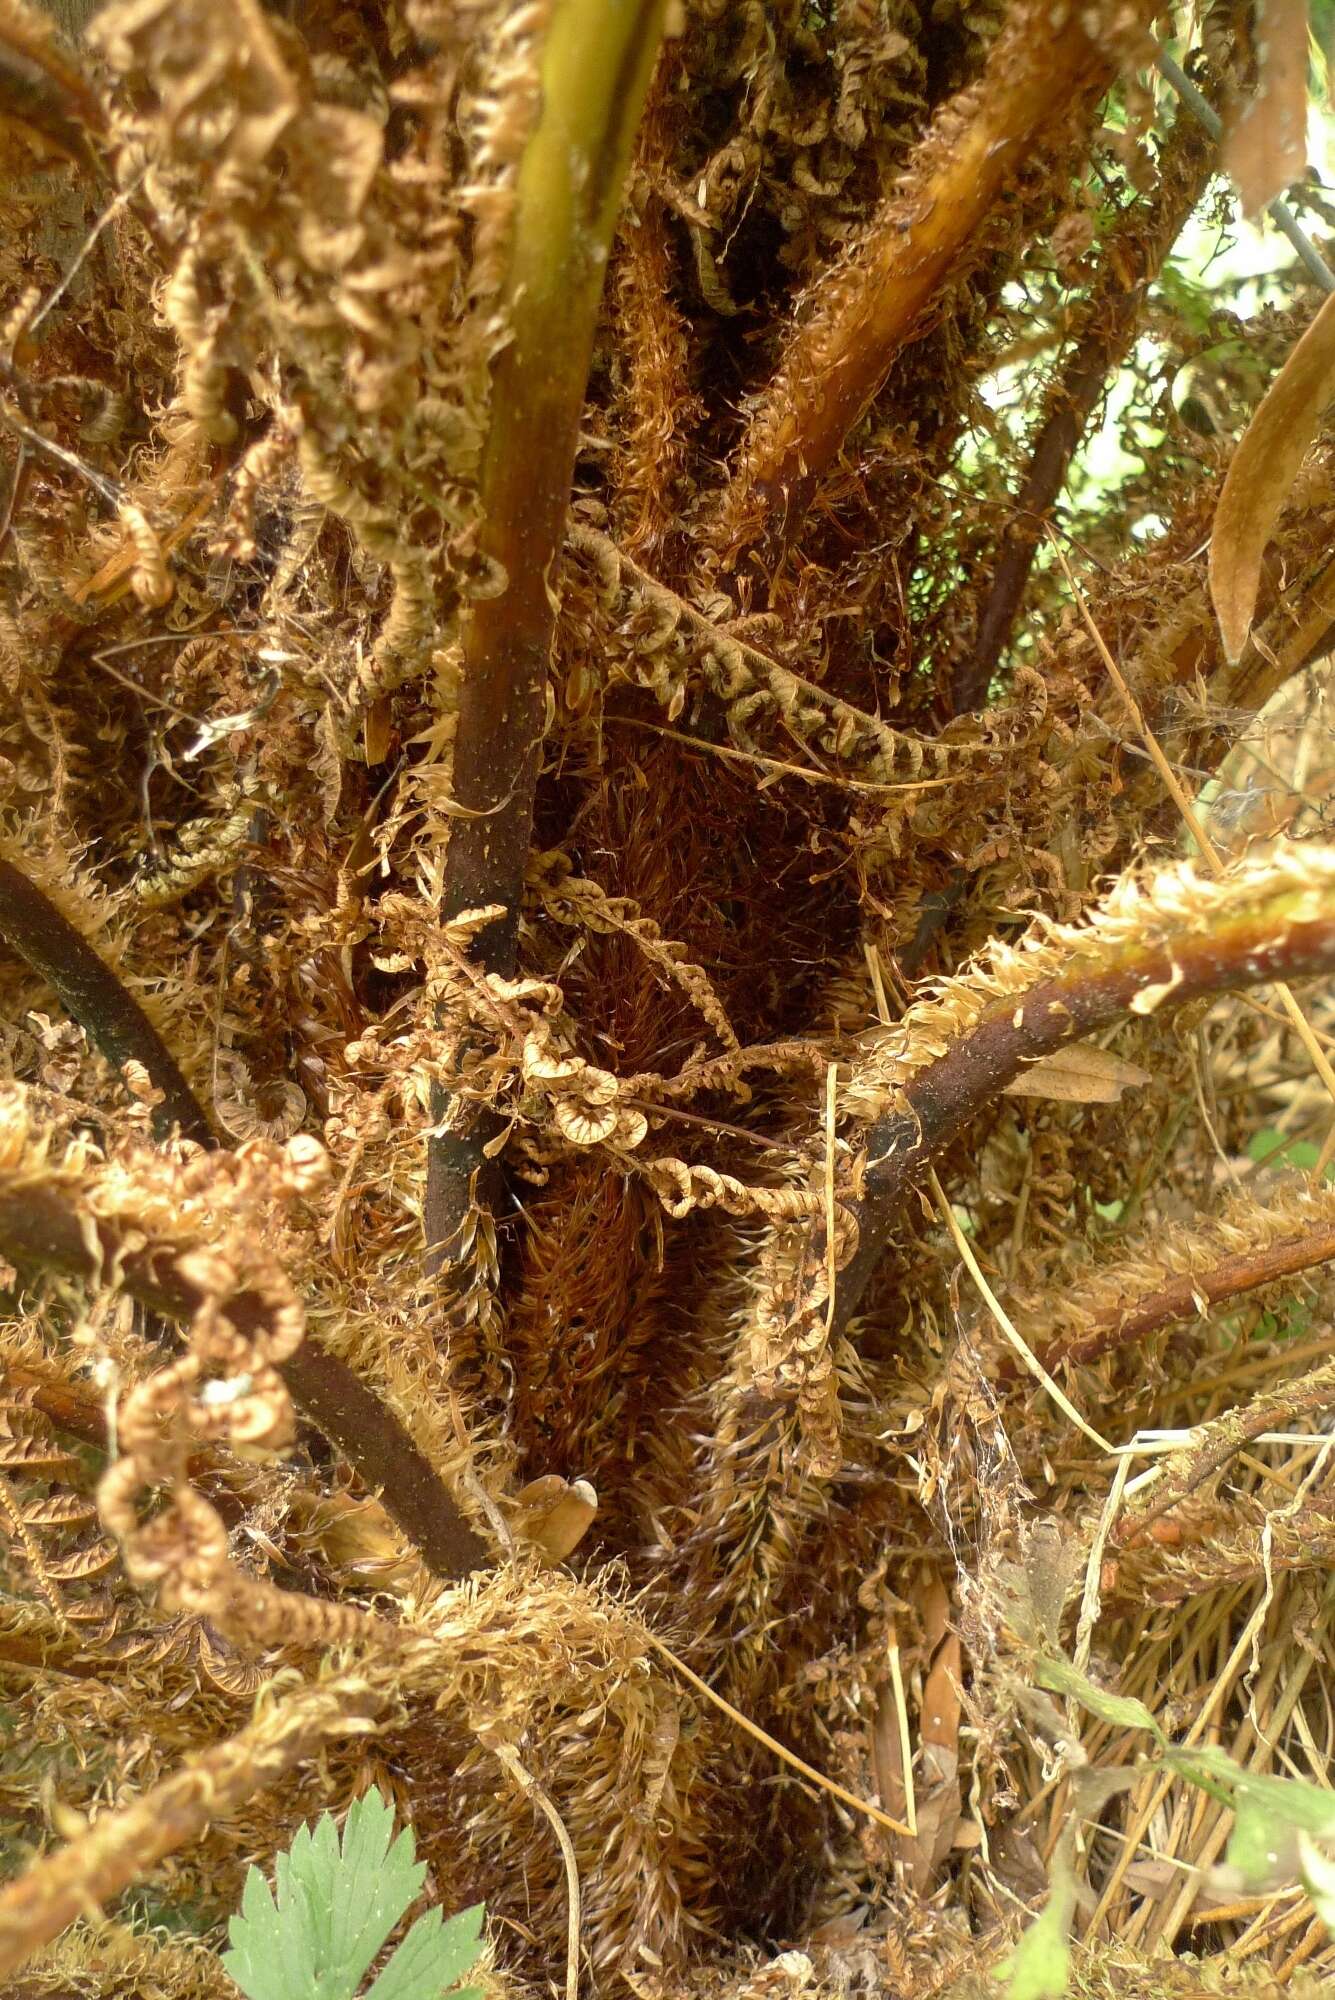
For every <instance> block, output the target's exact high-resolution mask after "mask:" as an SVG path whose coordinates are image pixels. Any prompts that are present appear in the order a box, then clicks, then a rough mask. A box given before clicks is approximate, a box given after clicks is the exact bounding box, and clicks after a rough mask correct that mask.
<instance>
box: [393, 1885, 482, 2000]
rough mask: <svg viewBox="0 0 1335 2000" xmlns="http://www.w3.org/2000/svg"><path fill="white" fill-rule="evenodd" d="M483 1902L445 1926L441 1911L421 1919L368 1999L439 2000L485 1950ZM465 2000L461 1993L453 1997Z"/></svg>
mask: <svg viewBox="0 0 1335 2000" xmlns="http://www.w3.org/2000/svg"><path fill="white" fill-rule="evenodd" d="M483 1914H484V1912H483V1908H482V1905H481V1903H475V1904H474V1905H473V1907H472V1908H471V1909H468V1910H461V1911H460V1912H459V1914H458V1916H456V1917H451V1918H450V1921H449V1922H448V1923H447V1924H445V1925H444V1926H443V1927H442V1924H441V1920H440V1911H439V1910H428V1911H426V1913H425V1914H424V1915H423V1916H420V1917H419V1918H418V1919H417V1922H416V1923H415V1924H414V1925H413V1927H412V1929H411V1930H410V1931H409V1933H408V1935H407V1937H406V1938H405V1939H404V1940H403V1943H402V1944H401V1945H400V1946H399V1948H398V1950H397V1951H396V1952H395V1953H394V1956H393V1957H392V1958H391V1959H390V1961H389V1964H388V1965H387V1966H386V1967H385V1969H384V1971H383V1972H382V1973H381V1974H380V1976H379V1978H378V1979H377V1980H376V1981H375V1983H374V1985H373V1986H372V1987H371V1989H370V1991H369V1992H368V1994H367V1995H366V2000H438V1996H439V1995H440V1994H442V1993H444V1992H445V1990H446V1988H447V1987H453V1986H454V1984H455V1981H456V1980H458V1979H460V1978H461V1977H462V1976H463V1974H464V1973H465V1972H467V1971H468V1970H469V1968H470V1967H471V1966H473V1965H474V1964H476V1962H477V1958H478V1954H479V1952H480V1951H481V1949H482V1918H483ZM452 2000H461V1996H457V1995H455V1996H452Z"/></svg>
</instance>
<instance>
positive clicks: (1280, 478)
mask: <svg viewBox="0 0 1335 2000" xmlns="http://www.w3.org/2000/svg"><path fill="white" fill-rule="evenodd" d="M1333 396H1335V296H1332V297H1331V298H1328V299H1327V300H1326V302H1325V304H1324V305H1323V306H1322V308H1321V310H1320V312H1319V313H1318V314H1317V316H1316V318H1315V319H1314V320H1313V321H1312V324H1311V325H1310V326H1309V327H1308V329H1307V331H1306V333H1305V334H1304V335H1303V337H1302V339H1301V340H1300V341H1299V342H1298V344H1297V346H1296V347H1295V348H1294V350H1293V352H1292V354H1290V356H1289V358H1288V360H1287V361H1286V362H1285V363H1284V366H1283V367H1282V368H1281V369H1280V371H1279V374H1278V375H1277V376H1276V377H1275V379H1274V381H1273V382H1272V383H1271V385H1270V388H1269V390H1268V391H1267V393H1266V396H1265V399H1264V401H1263V402H1262V404H1261V407H1260V408H1259V409H1258V410H1257V412H1256V415H1255V416H1254V417H1253V418H1252V420H1251V422H1250V424H1248V426H1247V429H1246V431H1245V432H1244V434H1243V437H1242V440H1241V442H1240V443H1239V445H1238V448H1237V450H1236V451H1235V452H1234V454H1233V462H1232V464H1231V465H1230V466H1229V468H1228V477H1227V478H1226V479H1225V481H1224V490H1223V492H1222V493H1221V494H1220V496H1219V505H1218V507H1217V508H1216V509H1215V517H1214V530H1213V533H1212V534H1211V537H1210V596H1211V598H1212V599H1213V601H1214V608H1215V615H1216V617H1217V618H1218V620H1219V630H1220V632H1221V634H1222V635H1223V640H1224V651H1225V652H1226V653H1227V655H1228V657H1229V659H1230V660H1236V659H1238V658H1239V657H1240V655H1241V653H1242V649H1243V647H1244V646H1245V645H1246V643H1247V635H1248V633H1249V632H1250V631H1251V628H1252V616H1253V613H1254V612H1255V610H1256V593H1257V590H1258V589H1259V587H1260V582H1261V559H1262V557H1263V556H1264V554H1265V548H1266V543H1267V542H1268V541H1269V540H1270V536H1271V532H1272V530H1273V529H1274V526H1275V523H1276V521H1277V520H1278V519H1279V513H1280V509H1281V508H1282V507H1283V505H1284V502H1285V500H1286V499H1287V498H1288V494H1289V489H1290V488H1291V487H1292V485H1293V482H1294V480H1295V479H1296V477H1297V475H1298V468H1299V467H1300V466H1301V464H1302V462H1303V457H1304V455H1305V453H1306V451H1307V447H1308V445H1309V444H1310V443H1311V441H1312V437H1313V435H1314V433H1315V431H1316V427H1317V423H1318V422H1319V420H1320V417H1321V413H1322V411H1323V410H1324V409H1325V407H1326V405H1327V403H1329V402H1330V400H1331V398H1332V397H1333Z"/></svg>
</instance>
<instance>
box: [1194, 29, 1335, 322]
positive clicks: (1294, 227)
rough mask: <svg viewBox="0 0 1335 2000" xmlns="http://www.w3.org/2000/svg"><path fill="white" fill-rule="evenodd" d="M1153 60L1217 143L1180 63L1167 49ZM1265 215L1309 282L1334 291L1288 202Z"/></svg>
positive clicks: (1333, 280) (1212, 120)
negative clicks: (1299, 261)
mask: <svg viewBox="0 0 1335 2000" xmlns="http://www.w3.org/2000/svg"><path fill="white" fill-rule="evenodd" d="M1154 61H1155V65H1156V67H1157V68H1158V70H1159V71H1160V73H1161V75H1162V76H1163V77H1164V78H1165V79H1166V81H1167V82H1169V83H1171V84H1172V86H1173V89H1174V90H1175V91H1176V92H1177V94H1178V96H1179V97H1180V98H1181V99H1182V102H1183V103H1184V104H1185V105H1186V107H1187V109H1188V111H1190V113H1191V115H1192V117H1193V118H1195V119H1196V120H1197V122H1198V123H1199V124H1200V126H1201V127H1202V129H1203V130H1204V131H1206V132H1208V133H1209V135H1210V137H1211V138H1212V139H1215V140H1218V139H1219V138H1221V137H1222V136H1223V130H1224V128H1223V123H1222V121H1221V119H1220V117H1219V113H1218V112H1217V111H1216V110H1215V108H1214V106H1213V105H1212V104H1210V103H1208V102H1207V100H1206V99H1205V98H1204V97H1202V95H1201V93H1200V91H1199V90H1197V88H1196V86H1195V84H1194V83H1193V82H1192V80H1191V78H1190V77H1189V76H1188V75H1187V73H1186V71H1185V70H1184V69H1183V68H1182V66H1181V64H1180V63H1177V62H1175V61H1174V60H1173V58H1172V56H1170V55H1169V53H1168V51H1167V49H1160V50H1159V51H1158V53H1157V55H1156V56H1155V58H1154ZM1265 213H1266V214H1267V215H1268V216H1269V217H1270V220H1271V221H1272V222H1273V223H1274V225H1275V227H1276V229H1279V230H1281V231H1282V232H1283V233H1284V235H1285V236H1287V237H1288V239H1289V241H1290V243H1291V244H1292V245H1293V247H1294V249H1295V250H1296V251H1297V252H1298V255H1299V257H1300V258H1301V259H1302V261H1303V264H1304V266H1305V267H1306V270H1307V275H1308V276H1309V277H1310V278H1311V279H1312V281H1313V282H1314V283H1315V284H1318V285H1320V287H1321V289H1322V291H1323V292H1335V271H1332V270H1331V268H1330V265H1329V264H1328V263H1327V262H1326V260H1325V258H1324V257H1323V256H1322V255H1321V252H1320V251H1319V250H1318V249H1317V247H1316V245H1315V243H1313V241H1312V239H1311V237H1310V236H1309V235H1308V234H1307V232H1306V231H1305V230H1304V229H1303V227H1302V225H1301V223H1300V222H1299V221H1298V219H1297V217H1296V216H1295V215H1294V213H1293V210H1292V209H1291V208H1290V207H1289V205H1288V203H1287V202H1286V201H1284V200H1282V199H1280V198H1279V197H1276V199H1275V200H1274V201H1272V202H1271V203H1270V204H1269V205H1268V206H1267V208H1266V210H1265Z"/></svg>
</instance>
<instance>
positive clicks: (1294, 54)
mask: <svg viewBox="0 0 1335 2000" xmlns="http://www.w3.org/2000/svg"><path fill="white" fill-rule="evenodd" d="M1255 40H1256V58H1257V81H1256V89H1255V91H1254V92H1253V93H1251V94H1250V95H1248V96H1245V97H1244V96H1241V95H1237V96H1234V97H1232V98H1231V99H1230V101H1229V102H1228V104H1227V105H1226V106H1225V108H1224V166H1225V168H1226V169H1227V172H1228V174H1229V177H1230V179H1231V180H1232V182H1233V185H1234V187H1236V189H1237V191H1238V194H1239V196H1240V198H1241V201H1242V212H1243V214H1244V215H1255V214H1256V213H1257V211H1258V210H1259V209H1262V208H1264V207H1265V205H1266V203H1267V202H1268V201H1273V200H1274V198H1275V196H1276V195H1277V194H1283V192H1284V190H1285V188H1286V187H1288V186H1289V185H1290V183H1291V182H1293V181H1296V180H1301V179H1302V176H1303V174H1304V173H1305V172H1306V171H1307V0H1257V6H1256V28H1255Z"/></svg>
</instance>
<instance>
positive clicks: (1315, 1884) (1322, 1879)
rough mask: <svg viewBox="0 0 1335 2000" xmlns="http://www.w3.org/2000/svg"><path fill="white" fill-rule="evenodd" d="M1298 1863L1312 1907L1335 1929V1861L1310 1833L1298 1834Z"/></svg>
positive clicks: (1325, 1923) (1328, 1925) (1331, 1928)
mask: <svg viewBox="0 0 1335 2000" xmlns="http://www.w3.org/2000/svg"><path fill="white" fill-rule="evenodd" d="M1298 1864H1299V1867H1300V1868H1301V1870H1302V1877H1303V1887H1304V1889H1306V1891H1307V1893H1308V1895H1309V1896H1310V1897H1311V1899H1312V1908H1313V1909H1314V1910H1315V1911H1316V1913H1317V1915H1318V1916H1319V1917H1320V1919H1321V1921H1322V1923H1323V1924H1324V1925H1325V1926H1326V1929H1327V1930H1328V1931H1335V1861H1332V1860H1331V1858H1330V1856H1329V1855H1328V1854H1326V1853H1325V1852H1324V1851H1323V1850H1322V1849H1321V1848H1319V1847H1318V1846H1317V1844H1316V1842H1315V1841H1314V1840H1313V1839H1312V1838H1311V1836H1310V1835H1309V1834H1306V1833H1300V1834H1299V1835H1298Z"/></svg>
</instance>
